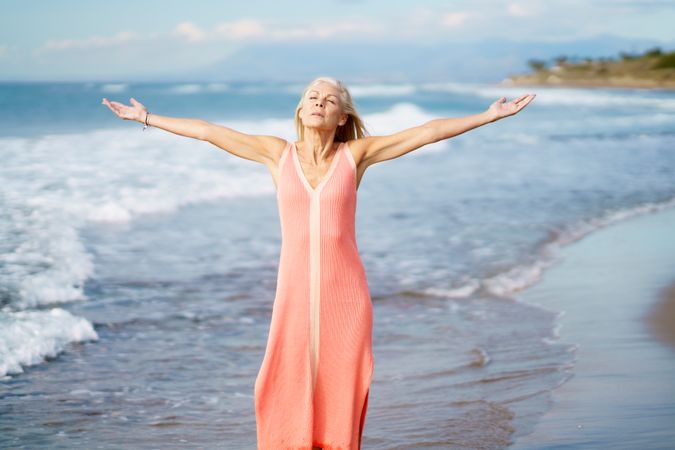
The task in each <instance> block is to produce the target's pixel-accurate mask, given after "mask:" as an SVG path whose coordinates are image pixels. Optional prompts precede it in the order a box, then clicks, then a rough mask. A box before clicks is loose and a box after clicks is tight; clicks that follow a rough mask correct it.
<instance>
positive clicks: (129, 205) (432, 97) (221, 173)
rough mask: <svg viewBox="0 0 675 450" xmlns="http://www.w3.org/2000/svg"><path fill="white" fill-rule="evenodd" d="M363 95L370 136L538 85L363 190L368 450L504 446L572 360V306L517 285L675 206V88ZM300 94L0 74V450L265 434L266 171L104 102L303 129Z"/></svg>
mask: <svg viewBox="0 0 675 450" xmlns="http://www.w3.org/2000/svg"><path fill="white" fill-rule="evenodd" d="M307 81H309V80H307ZM348 86H349V87H350V91H351V93H352V95H353V97H354V99H355V102H356V106H357V109H358V110H359V112H360V114H361V115H362V117H363V118H364V121H365V123H366V126H367V128H368V130H369V132H370V134H372V135H386V134H391V133H395V132H397V131H400V130H402V129H405V128H408V127H413V126H417V125H421V124H423V123H425V122H426V121H429V120H432V119H435V118H441V117H461V116H465V115H471V114H476V113H479V112H482V111H484V110H485V109H487V108H488V107H489V105H490V104H491V103H492V102H493V101H495V100H497V99H498V98H499V97H501V96H505V97H507V99H509V100H511V99H513V98H515V97H517V96H519V95H521V94H524V93H536V94H537V96H536V98H535V100H534V101H533V102H532V103H531V104H530V105H529V106H527V107H526V108H525V109H524V110H523V111H521V112H520V113H519V114H517V115H515V116H512V117H508V118H505V119H503V120H500V121H497V122H495V123H491V124H488V125H485V126H482V127H479V128H477V129H474V130H471V131H468V132H466V133H464V134H461V135H458V136H455V137H453V138H451V139H447V140H444V141H441V142H437V143H434V144H430V145H427V146H424V147H422V148H419V149H417V150H415V151H413V152H411V153H408V154H406V155H404V156H402V157H400V158H396V159H393V160H389V161H384V162H381V163H378V164H375V165H372V166H370V167H369V168H368V169H367V170H366V173H365V175H364V177H363V180H362V182H361V185H360V187H359V191H358V200H357V216H356V236H357V244H358V248H359V252H360V255H361V258H362V261H363V263H364V267H365V269H366V273H367V277H368V284H369V289H370V292H371V296H372V302H373V308H374V329H373V357H374V362H375V369H374V374H373V381H372V386H371V391H370V397H369V405H368V412H367V416H366V425H365V430H364V436H363V447H364V448H368V449H373V450H384V449H387V450H391V449H410V448H427V449H430V448H467V449H478V448H480V449H488V448H489V449H497V448H508V447H509V445H511V444H512V443H513V442H514V440H515V439H516V438H517V437H518V436H522V435H526V434H528V433H529V432H531V431H532V430H533V428H534V427H535V426H536V423H537V420H538V419H539V418H540V417H541V416H542V415H543V414H544V413H545V412H546V411H548V410H549V409H550V408H551V407H552V400H551V393H552V392H553V391H554V390H555V389H556V387H558V386H561V385H562V384H564V383H565V382H566V381H567V380H569V379H570V377H571V376H573V373H574V365H575V361H576V352H577V348H578V345H577V343H576V342H575V341H574V339H573V337H570V336H566V337H565V338H564V339H563V338H561V336H560V333H559V328H560V323H561V318H562V317H563V316H564V314H565V311H564V310H560V309H551V308H547V307H546V306H545V305H538V304H537V305H535V304H530V303H527V302H526V301H524V300H522V299H521V298H520V296H521V294H522V292H523V291H525V290H527V289H528V287H530V286H533V285H535V284H537V283H538V282H539V281H540V280H541V278H542V276H543V275H544V274H545V273H546V271H547V269H548V268H549V267H551V266H553V265H555V264H556V263H557V262H558V261H559V260H560V256H559V252H560V249H561V248H562V247H564V246H566V245H568V244H570V243H572V242H575V241H577V240H579V239H581V238H583V237H584V236H586V235H588V234H589V233H593V232H594V231H595V230H598V229H601V228H603V227H606V226H608V225H611V224H613V223H616V222H619V221H623V220H626V219H628V218H631V217H634V216H638V215H643V214H650V213H653V212H656V211H659V210H663V209H666V208H672V207H675V92H673V91H665V90H663V91H661V90H642V89H600V88H596V89H575V88H560V87H556V88H551V87H522V86H508V85H499V84H477V83H476V84H472V83H454V82H444V83H409V84H377V83H364V82H361V83H356V82H355V83H353V84H348ZM303 88H304V85H303V84H302V83H296V82H288V83H282V82H275V83H263V82H223V83H201V82H194V83H189V82H186V83H161V82H157V83H140V82H139V83H135V82H128V83H127V82H108V83H104V82H72V83H65V82H63V83H60V82H59V83H55V82H54V83H52V82H44V83H28V82H26V83H18V82H17V83H10V82H4V83H0V448H17V449H23V448H25V449H47V448H49V449H73V448H87V449H98V448H101V449H115V448H135V449H146V448H148V449H150V448H159V447H162V448H209V449H210V448H219V449H221V448H222V449H255V448H256V423H255V413H254V397H253V393H254V391H253V388H254V381H255V378H256V375H257V372H258V370H259V368H260V365H261V362H262V359H263V355H264V351H265V344H266V340H267V337H268V331H269V325H270V319H271V313H272V306H273V301H274V295H275V287H276V276H277V269H278V262H279V254H280V253H279V252H280V244H281V233H280V224H279V215H278V209H277V204H276V194H275V187H274V183H273V180H272V177H271V174H270V173H269V171H268V169H267V168H266V167H265V166H264V165H262V164H259V163H257V162H254V161H250V160H246V159H242V158H238V157H236V156H234V155H233V154H231V153H229V152H227V151H225V150H222V149H220V148H218V147H215V146H213V145H211V144H209V143H208V142H204V141H199V140H195V139H191V138H186V137H183V136H179V135H176V134H173V133H170V132H167V131H164V130H161V129H158V128H153V127H150V128H148V129H146V130H143V127H142V125H141V124H139V123H137V122H131V121H125V120H122V119H120V118H118V117H117V116H115V115H114V114H113V113H112V112H111V111H110V110H109V109H108V108H107V107H106V106H105V105H102V104H101V100H102V98H104V97H105V98H108V99H110V100H114V101H119V102H122V103H125V104H129V99H130V98H131V97H133V98H135V99H136V100H138V101H140V102H141V103H143V104H144V105H145V106H146V107H147V108H148V110H149V111H150V112H151V113H155V114H160V115H166V116H173V117H183V118H194V119H203V120H208V121H210V122H212V123H215V124H219V125H223V126H227V127H230V128H234V129H236V130H239V131H242V132H246V133H251V134H265V135H275V136H279V137H282V138H284V139H287V140H290V141H292V140H296V139H297V137H296V135H295V130H294V125H293V120H292V119H293V114H294V110H295V107H296V105H297V103H298V101H299V99H300V95H301V94H302V90H303ZM627 257H629V255H627ZM638 269H639V268H636V270H638Z"/></svg>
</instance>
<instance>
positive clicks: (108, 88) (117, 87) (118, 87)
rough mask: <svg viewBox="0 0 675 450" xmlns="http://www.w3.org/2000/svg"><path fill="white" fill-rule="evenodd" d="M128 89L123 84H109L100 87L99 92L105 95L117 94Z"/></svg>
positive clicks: (126, 85) (127, 86)
mask: <svg viewBox="0 0 675 450" xmlns="http://www.w3.org/2000/svg"><path fill="white" fill-rule="evenodd" d="M128 88H129V85H128V84H125V83H109V84H104V85H102V86H101V92H105V93H106V94H118V93H120V92H125V91H126V90H127V89H128Z"/></svg>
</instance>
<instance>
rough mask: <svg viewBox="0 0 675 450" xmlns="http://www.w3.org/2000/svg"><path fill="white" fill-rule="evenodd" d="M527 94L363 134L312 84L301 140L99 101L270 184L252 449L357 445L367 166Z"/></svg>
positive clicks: (341, 90) (368, 359) (332, 90)
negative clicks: (361, 226)
mask: <svg viewBox="0 0 675 450" xmlns="http://www.w3.org/2000/svg"><path fill="white" fill-rule="evenodd" d="M534 97H535V95H529V94H526V95H523V96H521V97H519V98H517V99H515V100H514V101H511V102H508V103H507V102H506V99H505V98H504V97H502V98H500V99H499V100H497V101H495V102H494V103H492V105H490V107H489V108H488V109H487V110H485V111H484V112H481V113H479V114H474V115H470V116H466V117H460V118H447V119H435V120H431V121H429V122H427V123H425V124H422V125H419V126H416V127H413V128H409V129H406V130H403V131H400V132H398V133H395V134H392V135H389V136H367V132H366V129H365V127H364V125H363V122H362V120H361V118H360V117H359V115H358V113H357V112H356V110H355V108H354V104H353V102H352V98H351V95H350V94H349V91H348V90H347V89H346V87H345V86H344V85H343V84H342V83H341V82H339V81H337V80H335V79H333V78H327V77H322V78H317V79H316V80H314V81H312V82H311V83H310V84H309V85H308V86H307V87H306V88H305V90H304V92H303V95H302V98H301V99H300V102H299V103H298V106H297V108H296V111H295V124H296V128H297V132H298V138H299V140H298V142H287V141H286V140H284V139H280V138H278V137H274V136H252V135H248V134H244V133H240V132H238V131H235V130H232V129H230V128H227V127H223V126H219V125H215V124H212V123H209V122H207V121H204V120H199V119H182V118H173V117H166V116H160V115H156V114H154V113H153V114H150V113H148V112H147V109H146V108H145V107H144V106H143V105H142V104H141V103H139V102H137V101H136V100H135V99H133V98H132V99H131V103H132V106H126V105H123V104H121V103H118V102H109V101H108V100H107V99H105V98H104V99H103V104H105V105H107V106H108V107H109V108H110V109H111V110H112V111H113V112H114V113H115V114H117V116H118V117H120V118H122V119H125V120H135V121H138V122H141V123H144V124H145V126H153V127H155V128H161V129H163V130H167V131H170V132H172V133H175V134H179V135H181V136H187V137H191V138H195V139H200V140H203V141H207V142H210V143H212V144H214V145H216V146H217V147H220V148H222V149H223V150H226V151H228V152H230V153H232V154H234V155H236V156H239V157H242V158H246V159H250V160H253V161H257V162H259V163H262V164H265V165H266V166H267V167H268V169H269V170H270V172H271V174H272V178H273V180H274V184H275V185H276V187H277V202H278V207H279V216H280V219H281V231H282V244H281V255H280V261H279V272H278V276H277V289H276V296H275V299H274V303H273V309H272V320H271V324H270V329H269V336H268V339H267V347H266V351H265V355H264V358H263V361H262V365H261V367H260V371H259V373H258V376H257V378H256V381H255V388H254V393H255V413H256V426H257V439H258V448H259V449H261V450H281V449H307V450H310V449H317V448H319V449H323V450H332V449H351V450H357V449H360V448H361V438H362V433H363V427H364V424H365V417H366V410H367V406H368V393H369V388H370V382H371V379H372V374H373V367H374V365H373V356H372V323H373V322H372V304H371V299H370V294H369V291H368V284H367V280H366V274H365V270H364V267H363V264H362V262H361V259H360V257H359V254H358V249H357V245H356V236H355V211H356V192H357V189H358V187H359V185H360V183H361V178H362V177H363V173H364V172H365V170H366V169H367V168H368V167H369V166H371V165H373V164H376V163H379V162H382V161H386V160H390V159H394V158H398V157H400V156H403V155H405V154H406V153H409V152H411V151H413V150H415V149H418V148H420V147H422V146H424V145H426V144H430V143H432V142H437V141H440V140H442V139H448V138H451V137H453V136H457V135H459V134H461V133H464V132H466V131H468V130H471V129H473V128H476V127H479V126H481V125H485V124H487V123H491V122H494V121H496V120H499V119H502V118H504V117H507V116H511V115H513V114H516V113H517V112H519V111H520V110H522V109H523V108H524V107H525V106H527V104H528V103H530V102H531V101H532V99H533V98H534Z"/></svg>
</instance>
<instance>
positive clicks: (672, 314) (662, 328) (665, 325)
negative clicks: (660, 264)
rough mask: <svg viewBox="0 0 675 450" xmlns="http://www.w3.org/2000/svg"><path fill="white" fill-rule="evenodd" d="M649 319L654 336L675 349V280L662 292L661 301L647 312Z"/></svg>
mask: <svg viewBox="0 0 675 450" xmlns="http://www.w3.org/2000/svg"><path fill="white" fill-rule="evenodd" d="M647 321H648V323H649V325H650V327H651V329H652V332H653V333H654V336H656V338H657V339H659V340H660V341H661V342H663V343H664V344H666V345H670V346H671V347H672V348H673V349H675V281H673V283H672V284H671V285H670V286H668V287H667V288H666V289H664V290H663V291H662V292H661V295H660V300H659V302H658V303H657V304H656V305H654V307H653V308H652V309H651V310H650V311H649V313H648V314H647Z"/></svg>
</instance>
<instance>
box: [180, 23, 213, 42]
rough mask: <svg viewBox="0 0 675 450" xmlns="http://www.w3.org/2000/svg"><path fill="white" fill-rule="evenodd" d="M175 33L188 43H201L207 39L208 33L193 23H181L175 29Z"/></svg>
mask: <svg viewBox="0 0 675 450" xmlns="http://www.w3.org/2000/svg"><path fill="white" fill-rule="evenodd" d="M174 33H175V34H176V35H178V36H180V37H182V38H185V39H186V40H187V41H188V42H201V41H203V40H204V39H205V38H206V33H205V32H204V31H202V30H201V29H200V28H199V27H197V26H196V25H195V24H193V23H191V22H181V23H179V24H178V25H176V28H174Z"/></svg>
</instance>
